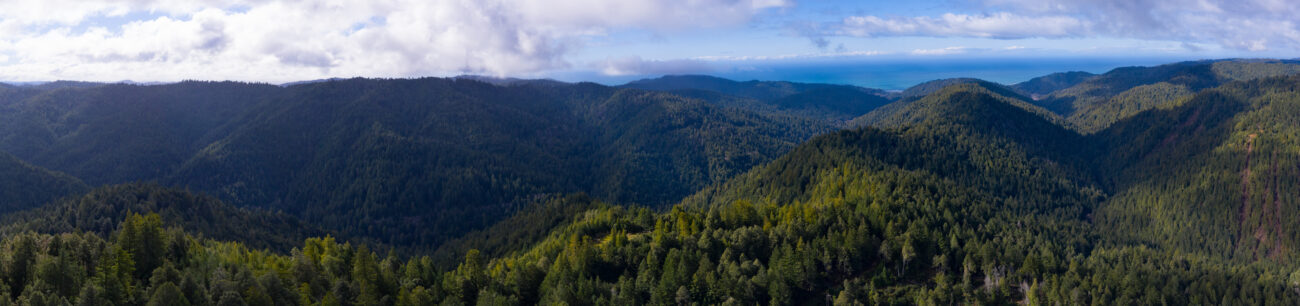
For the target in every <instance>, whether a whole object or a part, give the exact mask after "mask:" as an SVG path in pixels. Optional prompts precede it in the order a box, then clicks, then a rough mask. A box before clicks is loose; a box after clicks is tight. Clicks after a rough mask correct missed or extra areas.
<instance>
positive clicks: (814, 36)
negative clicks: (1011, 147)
mask: <svg viewBox="0 0 1300 306" xmlns="http://www.w3.org/2000/svg"><path fill="white" fill-rule="evenodd" d="M1295 16H1300V4H1296V3H1294V1H1293V0H1162V1H1157V0H970V1H922V0H917V1H810V0H678V1H661V0H619V1H607V0H435V1H424V0H319V1H312V0H306V1H297V0H293V1H291V0H198V1H179V0H17V1H4V2H0V80H5V81H46V80H57V79H75V80H91V81H119V80H135V81H178V80H186V79H203V80H244V81H261V82H288V81H295V80H306V79H319V78H329V77H353V76H362V77H419V76H451V75H459V74H482V75H491V76H513V77H553V78H560V79H566V80H596V81H606V82H612V81H617V80H624V79H632V78H639V77H645V76H654V75H661V74H682V73H711V74H722V75H728V74H730V75H734V76H736V77H745V76H746V75H744V74H743V73H739V72H742V71H747V70H755V71H758V70H765V69H766V71H769V72H770V71H772V70H771V69H768V68H770V67H784V66H789V65H791V64H792V63H805V62H811V63H816V64H817V65H813V66H818V65H820V66H819V67H832V68H833V67H835V65H837V64H838V63H844V64H846V65H847V64H857V65H864V64H863V63H867V64H874V65H878V66H880V65H884V66H888V65H887V64H890V63H914V64H915V63H920V64H923V63H927V62H930V63H944V62H946V61H948V62H950V61H954V60H955V61H961V60H968V61H981V60H983V61H995V62H996V61H1000V62H1006V63H1014V61H1026V62H1034V61H1037V62H1051V61H1061V60H1070V59H1078V60H1083V61H1089V62H1091V63H1100V62H1105V63H1107V65H1109V64H1115V65H1121V64H1126V63H1148V62H1159V61H1160V60H1163V59H1168V60H1170V61H1173V60H1183V59H1202V58H1226V57H1269V58H1295V57H1297V56H1300V55H1297V54H1298V53H1300V52H1297V51H1300V20H1298V19H1297V18H1296V17H1295ZM1124 59H1129V60H1124ZM1097 65H1100V64H1097ZM868 66H870V65H868ZM1088 67H1093V68H1092V69H1094V70H1096V69H1101V68H1099V67H1101V66H1096V65H1094V66H1088ZM895 68H897V67H895ZM1061 68H1062V69H1066V68H1070V66H1068V65H1065V66H1062V67H1061ZM1035 71H1036V70H1035ZM755 75H764V77H768V78H779V77H780V74H779V73H776V74H773V73H767V74H755Z"/></svg>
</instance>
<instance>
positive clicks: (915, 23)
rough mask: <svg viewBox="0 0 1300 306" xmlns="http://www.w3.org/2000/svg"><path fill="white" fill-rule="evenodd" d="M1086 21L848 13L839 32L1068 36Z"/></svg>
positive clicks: (1083, 27)
mask: <svg viewBox="0 0 1300 306" xmlns="http://www.w3.org/2000/svg"><path fill="white" fill-rule="evenodd" d="M1087 28H1088V23H1087V22H1085V21H1082V20H1078V19H1075V18H1072V17H1067V16H1041V17H1039V16H1036V17H1030V16H1021V15H1015V14H1011V13H1005V12H1004V13H996V14H990V15H965V14H952V13H948V14H943V15H942V16H939V17H938V18H932V17H906V18H890V19H884V18H880V17H876V16H851V17H848V18H845V19H844V24H843V27H842V28H841V30H840V31H841V32H842V34H846V35H851V36H863V37H878V36H940V37H952V36H961V37H980V38H999V39H1019V38H1032V37H1049V38H1056V37H1067V36H1075V35H1080V34H1084V33H1086V31H1087Z"/></svg>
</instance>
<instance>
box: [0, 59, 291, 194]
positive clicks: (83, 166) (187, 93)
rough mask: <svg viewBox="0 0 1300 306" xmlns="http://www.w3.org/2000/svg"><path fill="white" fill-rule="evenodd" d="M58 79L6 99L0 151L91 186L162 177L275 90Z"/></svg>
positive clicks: (0, 110)
mask: <svg viewBox="0 0 1300 306" xmlns="http://www.w3.org/2000/svg"><path fill="white" fill-rule="evenodd" d="M55 84H57V83H51V84H45V85H41V86H38V87H37V88H19V89H18V90H21V91H24V92H25V93H24V94H21V95H17V96H9V97H13V98H15V99H4V101H0V150H3V151H6V152H9V153H12V154H14V155H15V156H18V157H19V158H22V159H23V160H25V161H28V162H30V163H32V164H35V165H39V166H42V167H45V168H49V169H52V170H56V171H61V172H65V173H68V174H70V175H72V176H75V177H78V178H80V179H82V180H83V181H86V182H87V183H89V184H91V185H101V184H114V183H124V182H130V181H136V180H158V179H161V178H163V177H164V176H166V175H167V174H169V173H171V172H172V171H175V170H176V168H177V167H178V166H179V165H180V164H181V163H183V162H184V161H185V160H186V159H189V158H190V156H193V155H194V153H195V152H197V151H198V150H199V149H201V148H203V146H205V145H206V143H205V141H212V140H213V139H219V138H221V135H214V134H213V132H214V131H219V129H217V128H218V127H219V126H221V125H223V124H225V123H227V122H228V121H229V120H231V119H232V118H233V117H235V116H238V115H240V114H242V113H244V112H246V111H248V110H249V108H250V107H251V106H252V105H253V104H254V103H255V102H260V101H261V99H263V98H265V97H267V96H268V95H270V94H271V93H273V92H274V91H275V90H276V87H274V86H270V85H256V84H246V83H234V82H183V83H177V84H169V85H156V86H138V85H125V84H97V85H86V86H55ZM41 88H49V89H41Z"/></svg>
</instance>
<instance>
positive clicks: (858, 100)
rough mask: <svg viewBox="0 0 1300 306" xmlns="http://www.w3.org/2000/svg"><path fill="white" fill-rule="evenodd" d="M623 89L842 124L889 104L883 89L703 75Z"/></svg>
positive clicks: (640, 83)
mask: <svg viewBox="0 0 1300 306" xmlns="http://www.w3.org/2000/svg"><path fill="white" fill-rule="evenodd" d="M621 87H624V88H637V89H645V90H656V91H666V92H670V93H674V94H678V95H682V96H688V97H693V98H697V99H701V100H705V101H709V102H711V103H715V104H719V105H724V106H729V107H739V108H744V109H747V110H750V111H763V112H776V113H790V114H796V115H802V116H808V117H811V118H817V119H822V120H827V121H830V122H843V121H846V120H848V119H852V118H854V117H857V116H861V115H862V114H866V113H867V112H869V111H871V110H873V109H875V108H877V107H880V106H883V105H885V104H887V103H888V102H889V99H888V98H886V96H887V94H888V93H886V92H885V91H883V90H879V89H872V88H862V87H857V86H849V85H831V84H809V83H794V82H782V81H746V82H737V81H732V80H728V79H723V78H718V77H712V76H701V75H674V76H663V77H660V78H655V79H643V80H638V81H633V82H630V83H627V84H625V85H623V86H621Z"/></svg>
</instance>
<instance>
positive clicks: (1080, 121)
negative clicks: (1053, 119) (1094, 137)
mask: <svg viewBox="0 0 1300 306" xmlns="http://www.w3.org/2000/svg"><path fill="white" fill-rule="evenodd" d="M1296 73H1300V62H1295V61H1277V60H1213V61H1195V62H1181V63H1174V64H1167V65H1160V66H1154V67H1123V68H1116V69H1114V70H1111V71H1110V72H1107V73H1104V74H1101V75H1098V76H1095V77H1091V78H1088V79H1087V80H1085V81H1083V82H1080V83H1078V84H1075V85H1074V86H1071V87H1068V88H1064V89H1060V90H1057V91H1054V92H1052V93H1051V94H1050V95H1047V96H1045V97H1040V99H1038V100H1037V101H1036V102H1035V104H1038V105H1041V106H1043V107H1044V108H1047V109H1048V110H1051V111H1053V112H1055V113H1057V114H1060V115H1061V116H1063V117H1066V118H1068V120H1070V122H1072V123H1073V124H1075V125H1076V126H1077V127H1078V128H1079V129H1080V130H1081V131H1084V132H1087V133H1092V132H1096V131H1099V130H1101V129H1104V128H1106V127H1107V126H1109V125H1110V124H1112V123H1114V122H1116V121H1118V120H1119V119H1122V118H1126V117H1129V116H1132V115H1134V114H1137V113H1139V112H1141V111H1144V110H1148V109H1152V108H1156V107H1160V106H1165V105H1167V104H1170V103H1178V102H1179V101H1180V100H1182V99H1186V98H1188V97H1190V96H1191V94H1193V93H1196V92H1198V91H1201V90H1203V89H1206V88H1212V87H1216V86H1219V85H1222V84H1225V83H1227V82H1230V81H1234V80H1253V79H1259V78H1264V77H1272V76H1283V75H1292V74H1296Z"/></svg>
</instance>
